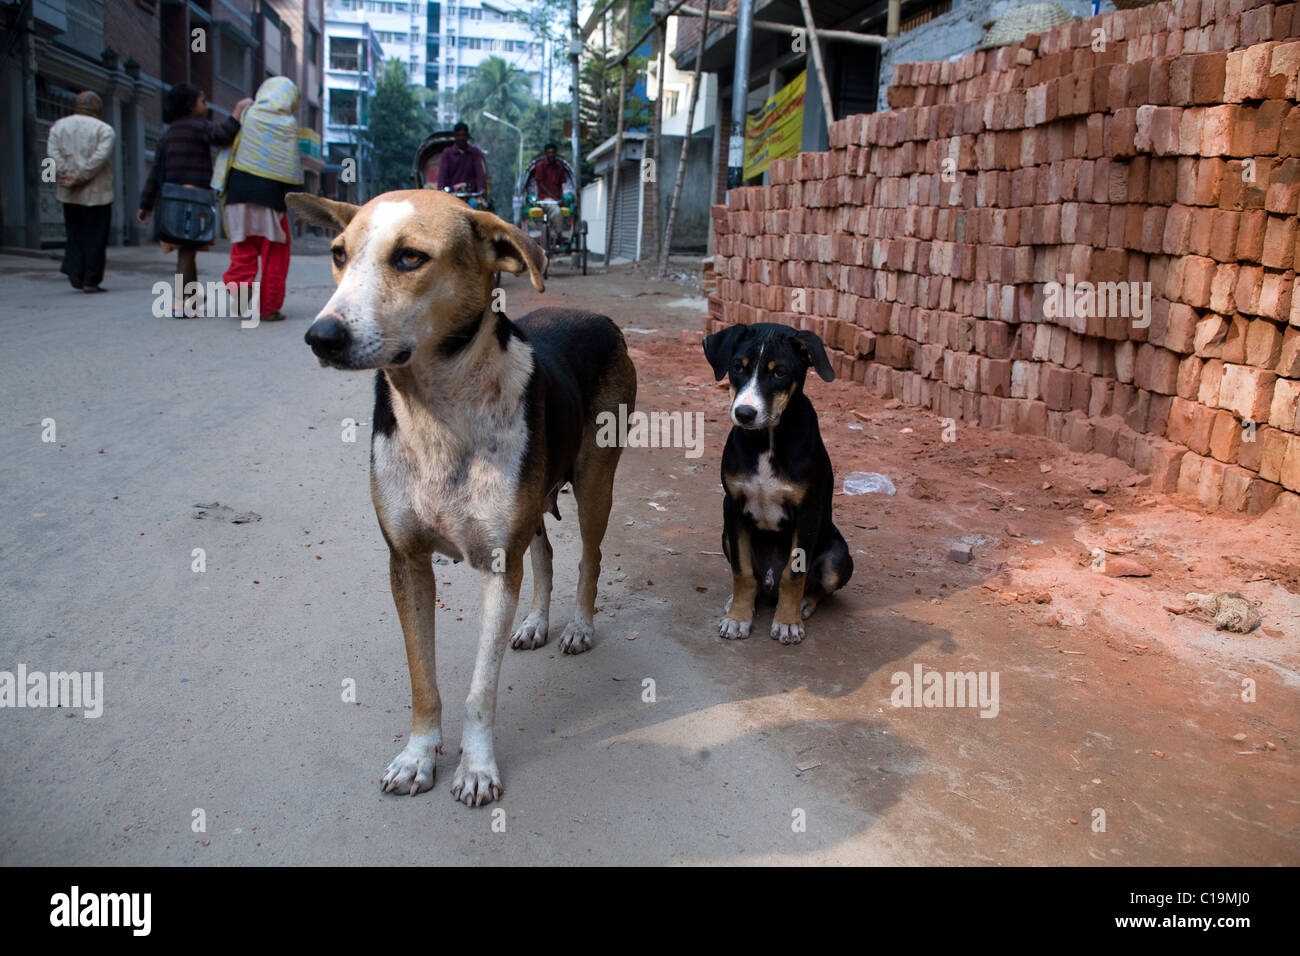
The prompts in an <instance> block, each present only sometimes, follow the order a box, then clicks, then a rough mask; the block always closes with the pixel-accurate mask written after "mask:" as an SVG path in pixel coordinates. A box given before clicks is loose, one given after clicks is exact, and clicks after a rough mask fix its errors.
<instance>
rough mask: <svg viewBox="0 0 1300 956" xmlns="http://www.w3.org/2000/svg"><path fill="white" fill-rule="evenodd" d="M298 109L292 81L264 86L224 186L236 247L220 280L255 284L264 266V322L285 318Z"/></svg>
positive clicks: (298, 168) (297, 169)
mask: <svg viewBox="0 0 1300 956" xmlns="http://www.w3.org/2000/svg"><path fill="white" fill-rule="evenodd" d="M297 109H298V88H297V87H296V86H294V84H293V81H292V80H291V79H289V78H288V77H285V76H273V77H271V78H270V79H269V80H267V81H266V82H265V83H263V84H262V86H261V88H260V89H259V90H258V91H257V98H256V99H255V100H254V101H253V105H252V106H250V107H249V108H248V110H247V111H246V112H245V113H244V117H243V128H242V129H241V130H240V133H239V139H238V140H237V141H236V142H235V146H234V152H233V155H232V157H231V164H230V173H229V176H228V178H227V180H226V183H225V192H226V228H227V229H228V230H229V232H230V240H231V243H232V245H231V248H230V268H229V269H227V270H226V273H225V275H223V276H222V277H221V278H222V280H223V281H224V282H225V283H226V284H227V286H229V285H231V284H232V283H233V284H236V285H238V286H243V285H245V284H246V283H250V282H252V281H253V280H255V279H256V278H257V272H258V260H259V259H260V260H261V270H262V282H261V292H260V295H259V312H258V315H259V317H260V318H261V320H262V321H263V322H275V321H278V320H280V319H283V318H284V315H283V314H282V313H281V312H280V306H281V305H283V304H284V284H285V277H286V276H287V275H288V274H289V222H288V218H287V216H286V215H285V204H284V194H285V193H286V192H289V191H290V190H291V189H292V188H293V187H295V186H297V185H299V184H300V183H302V165H301V162H300V161H299V158H298V116H297ZM218 176H220V172H218ZM214 185H217V186H219V185H220V184H219V183H214Z"/></svg>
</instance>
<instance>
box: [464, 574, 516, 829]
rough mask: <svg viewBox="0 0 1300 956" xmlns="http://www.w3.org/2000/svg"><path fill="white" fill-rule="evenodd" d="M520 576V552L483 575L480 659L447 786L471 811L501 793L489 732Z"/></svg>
mask: <svg viewBox="0 0 1300 956" xmlns="http://www.w3.org/2000/svg"><path fill="white" fill-rule="evenodd" d="M523 576H524V565H523V554H522V553H516V554H512V555H509V556H508V557H507V558H506V569H505V571H500V572H496V571H485V572H483V574H482V585H483V587H482V592H483V623H482V626H481V627H480V629H479V639H478V657H477V658H476V659H475V661H474V676H473V678H472V679H471V680H470V685H469V697H468V698H467V699H466V700H465V729H464V731H463V732H462V734H461V742H460V749H461V756H460V766H458V767H457V768H456V776H455V778H454V779H453V780H452V782H451V795H452V796H453V797H455V798H456V799H457V800H460V801H462V802H463V803H466V804H468V805H469V806H471V807H478V806H482V805H483V804H485V803H490V802H491V801H493V800H496V799H498V798H499V797H500V796H501V793H502V787H501V774H500V772H499V771H498V770H497V760H496V753H495V752H494V749H493V741H492V730H493V724H494V723H495V718H496V705H497V680H498V678H500V676H501V658H502V657H503V656H504V655H505V649H506V642H507V641H508V640H509V639H510V625H511V623H513V621H514V619H515V606H516V605H517V604H518V603H519V584H520V582H521V581H522V580H523Z"/></svg>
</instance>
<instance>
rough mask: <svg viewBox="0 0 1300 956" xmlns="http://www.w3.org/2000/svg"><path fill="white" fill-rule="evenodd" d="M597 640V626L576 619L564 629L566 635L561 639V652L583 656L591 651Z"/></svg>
mask: <svg viewBox="0 0 1300 956" xmlns="http://www.w3.org/2000/svg"><path fill="white" fill-rule="evenodd" d="M595 639H596V626H595V625H594V624H592V623H591V622H590V621H584V620H582V619H581V618H576V617H575V618H574V619H573V620H572V621H570V622H569V623H568V626H567V627H565V629H564V635H563V636H562V637H561V638H560V650H562V651H564V653H566V654H581V653H582V652H583V651H589V650H591V645H592V643H593V642H594V641H595Z"/></svg>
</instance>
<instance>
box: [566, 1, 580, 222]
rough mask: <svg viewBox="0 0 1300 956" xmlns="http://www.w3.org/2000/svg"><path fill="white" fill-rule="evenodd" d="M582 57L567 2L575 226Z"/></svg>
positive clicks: (572, 7) (574, 6)
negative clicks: (580, 62)
mask: <svg viewBox="0 0 1300 956" xmlns="http://www.w3.org/2000/svg"><path fill="white" fill-rule="evenodd" d="M581 56H582V34H581V33H580V32H579V28H578V0H569V68H570V71H571V75H570V78H569V82H570V83H572V84H573V85H572V86H571V87H570V88H569V92H570V99H571V102H570V104H569V116H570V118H571V119H570V122H571V125H572V127H573V128H572V129H571V130H569V149H570V150H572V152H573V163H572V165H573V202H574V217H573V221H574V224H575V225H576V224H577V223H578V221H579V216H578V214H577V211H578V209H579V208H580V206H581V197H582V158H581V157H580V156H579V155H578V150H579V145H578V143H579V136H578V127H579V125H580V124H581V113H580V110H579V102H578V101H579V99H580V97H579V92H580V90H581V85H580V84H581V77H580V75H579V64H578V60H579V58H580V57H581Z"/></svg>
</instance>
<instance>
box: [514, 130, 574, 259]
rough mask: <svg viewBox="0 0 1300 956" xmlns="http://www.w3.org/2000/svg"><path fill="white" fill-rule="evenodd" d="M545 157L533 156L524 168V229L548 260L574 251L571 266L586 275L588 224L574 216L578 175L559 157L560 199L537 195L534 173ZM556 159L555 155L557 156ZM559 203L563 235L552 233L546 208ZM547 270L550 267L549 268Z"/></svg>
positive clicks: (542, 154) (543, 155)
mask: <svg viewBox="0 0 1300 956" xmlns="http://www.w3.org/2000/svg"><path fill="white" fill-rule="evenodd" d="M545 158H546V156H545V154H544V153H539V154H538V155H537V156H535V157H533V161H532V162H531V163H529V164H528V168H527V169H525V170H524V177H523V178H524V189H523V192H524V205H523V215H524V222H523V225H524V228H525V230H527V232H528V235H529V236H531V237H532V238H533V239H535V240H536V241H537V242H538V244H539V245H541V247H542V249H544V250H545V251H546V255H547V257H548V259H549V258H550V257H552V256H555V255H563V254H565V253H570V252H571V253H573V264H574V266H575V267H576V266H581V268H582V274H583V275H586V274H587V223H586V222H585V221H584V220H581V219H579V218H578V216H577V203H576V191H577V178H576V177H575V176H574V175H573V167H572V166H570V165H569V164H568V163H566V162H565V161H564V160H562V159H560V160H559V163H560V165H561V166H563V167H564V188H563V198H562V199H543V198H541V197H540V196H539V195H538V188H537V181H536V179H535V178H534V175H533V174H534V172H535V171H536V169H537V164H538V163H540V162H541V161H542V160H543V159H545ZM557 159H558V157H557ZM556 206H558V207H559V209H560V212H561V214H562V215H563V216H564V233H565V234H567V236H568V238H565V235H564V234H562V235H558V236H557V235H552V234H551V233H552V230H551V219H550V216H549V215H548V213H549V211H550V210H551V209H552V208H554V207H556ZM548 271H549V267H548Z"/></svg>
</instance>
